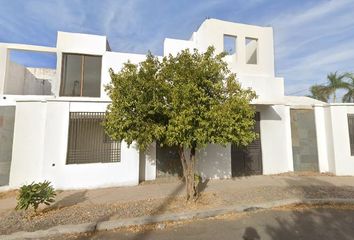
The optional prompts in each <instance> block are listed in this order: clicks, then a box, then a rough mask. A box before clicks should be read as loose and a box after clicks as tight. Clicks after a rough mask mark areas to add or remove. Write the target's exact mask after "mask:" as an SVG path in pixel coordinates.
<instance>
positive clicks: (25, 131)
mask: <svg viewBox="0 0 354 240" xmlns="http://www.w3.org/2000/svg"><path fill="white" fill-rule="evenodd" d="M106 106H107V103H98V102H97V103H94V102H66V101H55V100H53V101H48V102H18V103H17V109H16V122H15V134H14V147H13V158H12V164H11V173H10V187H13V188H14V187H19V186H20V185H22V184H25V183H30V182H32V181H42V180H50V181H51V182H52V183H53V185H54V186H55V187H56V188H58V189H77V188H96V187H108V186H125V185H136V184H138V179H139V152H138V150H137V149H136V148H135V145H134V144H132V146H130V147H129V148H128V146H127V144H126V143H125V142H122V144H121V161H120V162H117V163H92V164H70V165H67V164H66V153H67V144H68V142H67V141H68V127H69V111H91V112H104V111H105V109H106Z"/></svg>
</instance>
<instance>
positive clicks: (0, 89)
mask: <svg viewBox="0 0 354 240" xmlns="http://www.w3.org/2000/svg"><path fill="white" fill-rule="evenodd" d="M8 59H9V54H8V50H7V48H6V47H5V46H3V45H1V44H0V95H2V94H4V87H5V86H4V85H5V79H6V66H7V61H8Z"/></svg>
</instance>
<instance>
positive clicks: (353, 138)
mask: <svg viewBox="0 0 354 240" xmlns="http://www.w3.org/2000/svg"><path fill="white" fill-rule="evenodd" d="M348 129H349V142H350V155H352V156H353V155H354V114H348Z"/></svg>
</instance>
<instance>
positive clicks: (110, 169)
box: [0, 19, 354, 189]
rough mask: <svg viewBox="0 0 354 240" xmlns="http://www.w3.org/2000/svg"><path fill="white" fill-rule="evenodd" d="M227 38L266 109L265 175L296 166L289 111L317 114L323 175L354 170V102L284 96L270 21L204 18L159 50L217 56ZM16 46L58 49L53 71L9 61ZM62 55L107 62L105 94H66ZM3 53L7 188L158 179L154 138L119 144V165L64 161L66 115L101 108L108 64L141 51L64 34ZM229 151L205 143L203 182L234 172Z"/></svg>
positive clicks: (260, 107)
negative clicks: (185, 36) (47, 43)
mask: <svg viewBox="0 0 354 240" xmlns="http://www.w3.org/2000/svg"><path fill="white" fill-rule="evenodd" d="M224 36H231V37H233V38H235V46H234V48H235V53H233V54H230V55H228V56H226V57H225V61H226V62H227V63H228V65H229V68H230V70H231V71H232V72H235V73H236V74H237V78H238V81H239V82H240V83H241V85H242V87H245V88H248V87H249V88H252V89H253V90H254V91H255V92H256V94H257V95H258V98H257V99H256V100H254V102H253V103H252V104H254V105H255V106H256V111H257V112H259V114H260V121H259V124H260V142H261V144H260V146H261V148H260V153H261V173H262V174H277V173H283V172H288V171H294V160H293V142H292V134H294V133H292V130H291V124H292V123H291V114H290V110H291V109H310V110H313V111H314V116H315V119H314V122H315V128H316V140H317V152H318V159H316V161H318V166H319V171H320V172H331V173H334V174H337V175H354V156H351V153H350V141H349V133H348V120H347V114H351V113H353V114H354V105H350V104H349V105H328V104H325V103H321V102H319V101H316V100H311V99H309V98H306V97H288V96H284V79H283V78H281V77H277V76H275V71H274V69H275V67H274V47H273V45H274V44H273V30H272V28H271V27H260V26H252V25H245V24H238V23H231V22H225V21H221V20H217V19H207V20H205V21H204V22H203V23H202V24H201V26H200V27H199V29H198V30H197V31H196V32H194V33H192V35H191V38H190V39H189V40H180V39H171V38H166V39H165V41H164V54H163V55H164V56H167V55H169V54H172V55H176V54H178V52H180V51H181V50H184V49H190V50H193V49H198V50H199V51H201V52H203V51H205V50H206V49H207V48H208V46H211V45H212V46H214V47H215V49H216V53H220V52H222V51H224V48H225V46H224V42H223V41H224ZM248 40H251V42H248ZM12 50H24V51H34V52H46V53H52V54H54V55H55V56H56V67H55V69H51V70H48V69H36V68H29V67H26V66H22V65H18V64H16V63H13V62H11V59H10V57H9V56H10V52H11V51H12ZM64 54H75V55H79V56H81V55H82V56H84V55H85V56H96V57H100V58H101V73H100V79H99V81H100V82H99V87H100V89H99V97H97V96H96V97H90V96H76V97H74V96H65V97H64V96H61V89H62V84H63V83H62V82H63V75H64V72H63V69H64V66H63V62H64V59H63V56H64ZM161 57H163V56H161ZM0 59H1V61H0V97H1V99H0V107H1V106H7V105H12V106H16V113H15V123H14V138H13V146H12V156H11V159H10V160H11V168H10V172H9V182H8V183H7V184H5V185H8V186H9V187H10V188H17V187H19V186H21V185H22V184H26V183H30V182H32V181H43V180H49V181H51V182H52V183H53V185H54V186H55V187H56V188H58V189H78V188H96V187H108V186H127V185H137V184H138V183H139V181H144V180H154V179H155V178H156V177H157V172H158V171H157V170H158V164H157V158H158V156H157V155H158V153H157V150H156V149H157V148H156V143H153V144H152V145H151V147H150V148H149V149H148V150H147V151H146V152H144V153H143V152H139V151H138V149H136V147H135V145H134V144H133V145H132V146H130V147H128V146H127V144H126V143H125V142H124V141H123V142H122V143H121V146H120V161H119V162H106V163H100V162H97V163H86V164H82V163H81V164H67V152H68V138H69V122H70V121H69V115H70V113H73V112H93V113H95V112H105V110H106V107H107V105H108V104H109V103H110V99H109V97H108V96H107V94H106V92H105V90H104V88H105V86H106V85H107V84H109V83H110V81H111V79H110V75H109V69H113V70H114V71H119V70H120V69H121V68H122V66H123V64H124V63H125V62H127V61H130V62H131V63H135V64H137V63H139V62H141V61H143V60H144V59H145V55H143V54H130V53H119V52H112V51H111V50H110V47H109V44H108V40H107V38H106V37H105V36H96V35H88V34H79V33H66V32H58V35H57V44H56V46H55V47H42V46H32V45H22V44H10V43H8V44H7V43H0ZM26 73H28V74H27V75H26ZM26 84H27V85H26ZM45 84H48V85H45ZM81 91H82V89H81ZM0 119H1V116H0ZM0 127H1V126H0ZM231 148H232V147H231V144H228V145H227V146H219V145H209V146H207V147H206V148H205V149H199V150H198V152H197V159H198V162H197V171H198V172H199V174H200V175H201V176H202V177H203V178H230V177H233V169H232V162H233V161H235V160H234V157H233V156H232V150H231ZM10 160H9V161H10ZM0 184H1V183H0Z"/></svg>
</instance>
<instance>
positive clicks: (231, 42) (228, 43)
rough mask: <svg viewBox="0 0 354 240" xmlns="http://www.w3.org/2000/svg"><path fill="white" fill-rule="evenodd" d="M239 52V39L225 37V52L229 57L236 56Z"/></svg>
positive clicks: (229, 36)
mask: <svg viewBox="0 0 354 240" xmlns="http://www.w3.org/2000/svg"><path fill="white" fill-rule="evenodd" d="M236 51H237V37H236V36H231V35H224V52H226V53H227V54H228V55H234V54H236Z"/></svg>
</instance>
